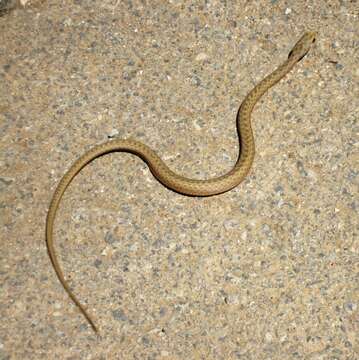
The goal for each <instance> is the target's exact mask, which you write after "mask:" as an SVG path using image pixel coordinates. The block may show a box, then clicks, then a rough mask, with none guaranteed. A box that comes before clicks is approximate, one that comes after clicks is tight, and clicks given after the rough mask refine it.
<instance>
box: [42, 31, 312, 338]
mask: <svg viewBox="0 0 359 360" xmlns="http://www.w3.org/2000/svg"><path fill="white" fill-rule="evenodd" d="M315 37H316V33H314V32H307V33H305V34H304V35H303V36H302V37H301V38H300V40H299V41H298V42H297V43H296V45H295V46H294V48H293V49H292V51H291V52H290V53H289V56H288V59H287V60H286V61H285V62H284V63H283V64H282V65H280V66H279V67H278V68H277V69H276V70H274V71H273V72H272V73H271V74H270V75H268V76H267V77H265V78H264V79H263V80H262V81H261V82H260V83H259V84H258V85H257V86H255V87H254V89H253V90H252V91H250V92H249V93H248V95H247V96H246V98H245V99H244V101H243V103H242V104H241V106H240V108H239V111H238V115H237V129H238V135H239V142H240V154H239V157H238V160H237V162H236V164H235V165H234V167H233V169H232V170H230V171H229V172H228V173H227V174H225V175H222V176H219V177H217V178H214V179H208V180H195V179H188V178H185V177H183V176H180V175H178V174H176V173H174V172H173V171H172V170H171V169H169V168H168V167H167V165H166V164H165V163H164V162H163V161H162V160H161V158H160V157H159V156H158V155H157V154H156V153H155V152H154V151H153V150H152V149H151V148H149V147H148V146H147V145H145V144H143V143H141V142H139V141H136V140H130V139H116V140H112V141H108V142H106V143H104V144H101V145H98V146H95V147H93V148H92V149H91V150H89V151H88V152H86V153H85V154H84V155H82V156H81V157H80V158H79V159H78V160H77V161H76V162H75V163H74V164H73V165H72V166H71V167H70V169H69V170H68V171H67V172H66V174H65V175H64V176H63V178H62V179H61V181H60V183H59V184H58V186H57V188H56V190H55V193H54V195H53V198H52V200H51V204H50V208H49V211H48V214H47V219H46V242H47V248H48V252H49V255H50V258H51V261H52V264H53V267H54V269H55V272H56V274H57V276H58V278H59V280H60V282H61V284H62V286H63V287H64V288H65V290H66V292H67V293H68V295H69V296H70V298H71V299H72V301H73V302H74V303H75V304H76V305H77V306H78V308H79V309H80V311H81V312H82V314H83V315H84V316H85V318H86V319H87V321H88V322H89V324H90V325H91V327H92V329H93V330H94V331H95V332H97V331H98V330H97V327H96V325H95V324H94V322H93V320H92V319H91V317H90V315H89V314H88V313H87V311H86V310H85V308H84V307H83V306H82V305H81V303H80V302H79V300H78V299H77V298H76V297H75V295H74V294H73V292H72V290H71V289H70V287H69V285H68V283H67V281H66V280H65V277H64V275H63V272H62V270H61V267H60V265H59V262H58V260H57V256H56V252H55V248H54V240H53V228H54V221H55V216H56V212H57V209H58V207H59V203H60V200H61V198H62V196H63V194H64V192H65V190H66V188H67V187H68V185H69V184H70V183H71V181H72V179H73V178H74V177H75V176H76V174H77V173H78V172H79V171H80V170H81V169H82V168H83V167H84V166H86V165H87V164H88V163H89V162H91V161H92V160H94V159H95V158H97V157H99V156H101V155H104V154H107V153H110V152H114V151H122V152H129V153H133V154H135V155H137V156H139V157H140V158H141V159H142V160H144V161H145V162H146V163H147V165H148V166H149V168H150V170H151V172H152V174H153V175H154V176H155V178H156V179H157V180H158V181H160V182H161V183H162V184H163V185H165V186H166V187H168V188H170V189H172V190H174V191H176V192H178V193H181V194H184V195H192V196H210V195H216V194H221V193H223V192H226V191H228V190H230V189H232V188H234V187H235V186H237V185H238V184H239V183H240V182H241V181H242V180H243V179H244V178H245V177H246V175H247V174H248V172H249V169H250V168H251V166H252V162H253V158H254V139H253V133H252V128H251V113H252V111H253V108H254V105H255V104H256V103H257V102H258V100H259V99H260V98H261V97H262V95H263V94H264V93H265V92H266V91H267V90H268V89H269V88H271V87H272V86H273V85H274V84H276V83H277V82H278V81H279V80H281V79H282V78H283V77H284V76H285V75H286V74H287V73H289V71H290V70H291V69H292V68H293V67H294V65H295V64H296V63H297V62H298V61H300V60H301V59H302V58H303V57H304V56H305V55H306V54H307V52H308V51H309V49H310V47H311V45H312V43H314V41H315Z"/></svg>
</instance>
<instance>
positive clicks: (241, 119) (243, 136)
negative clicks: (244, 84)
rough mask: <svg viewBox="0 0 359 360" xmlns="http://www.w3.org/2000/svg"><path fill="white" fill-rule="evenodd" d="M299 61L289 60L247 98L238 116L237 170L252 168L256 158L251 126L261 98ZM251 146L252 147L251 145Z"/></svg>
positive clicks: (267, 77)
mask: <svg viewBox="0 0 359 360" xmlns="http://www.w3.org/2000/svg"><path fill="white" fill-rule="evenodd" d="M296 63H297V61H293V60H291V59H288V60H287V61H285V62H284V63H283V64H282V65H280V66H279V67H278V68H277V69H276V70H274V71H273V72H272V73H271V74H269V75H268V76H266V77H265V78H264V79H263V80H262V81H261V82H260V83H259V84H258V85H257V86H256V87H255V88H254V89H253V90H251V91H250V92H249V93H248V95H247V96H246V97H245V99H244V101H243V103H242V105H241V106H240V108H239V111H238V115H237V129H238V132H239V139H240V150H241V152H240V157H239V159H238V161H237V164H236V166H235V167H236V168H237V167H239V166H245V164H248V166H250V165H251V164H252V161H253V157H254V146H253V144H254V138H253V133H252V126H251V113H252V111H253V108H254V107H255V105H256V104H257V102H258V101H259V100H260V98H261V97H262V96H263V95H264V94H265V93H266V92H267V91H268V90H269V89H270V88H271V87H272V86H274V85H275V84H276V83H277V82H278V81H280V80H281V79H282V78H284V77H285V76H286V75H287V74H288V73H289V72H290V71H291V70H292V68H293V67H294V65H295V64H296ZM250 144H251V145H250Z"/></svg>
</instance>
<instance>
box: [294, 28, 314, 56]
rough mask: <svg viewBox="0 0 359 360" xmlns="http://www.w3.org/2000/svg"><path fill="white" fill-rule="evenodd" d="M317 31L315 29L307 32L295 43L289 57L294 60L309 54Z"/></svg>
mask: <svg viewBox="0 0 359 360" xmlns="http://www.w3.org/2000/svg"><path fill="white" fill-rule="evenodd" d="M316 36H317V33H316V32H314V31H310V32H306V33H305V34H304V35H303V36H302V37H301V38H300V39H299V40H298V42H297V43H296V44H295V45H294V47H293V49H292V50H291V51H290V53H289V55H288V59H290V60H294V61H297V62H298V61H300V60H302V59H303V58H304V56H305V55H307V53H308V51H309V49H310V48H311V47H312V45H313V43H314V42H315V38H316Z"/></svg>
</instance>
